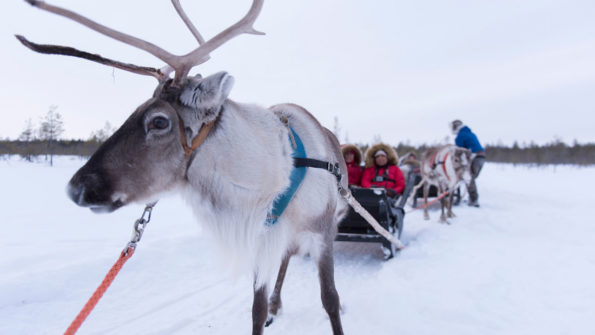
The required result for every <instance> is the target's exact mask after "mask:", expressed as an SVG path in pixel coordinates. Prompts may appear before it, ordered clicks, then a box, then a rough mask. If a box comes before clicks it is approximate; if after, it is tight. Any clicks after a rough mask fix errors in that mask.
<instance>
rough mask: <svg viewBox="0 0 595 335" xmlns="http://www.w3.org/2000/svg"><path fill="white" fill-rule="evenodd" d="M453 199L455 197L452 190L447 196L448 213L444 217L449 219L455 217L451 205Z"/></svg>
mask: <svg viewBox="0 0 595 335" xmlns="http://www.w3.org/2000/svg"><path fill="white" fill-rule="evenodd" d="M454 197H455V191H454V188H453V189H452V191H451V192H450V194H449V197H448V211H447V213H446V216H447V217H449V218H454V217H455V216H456V215H455V213H453V212H452V203H453V200H454Z"/></svg>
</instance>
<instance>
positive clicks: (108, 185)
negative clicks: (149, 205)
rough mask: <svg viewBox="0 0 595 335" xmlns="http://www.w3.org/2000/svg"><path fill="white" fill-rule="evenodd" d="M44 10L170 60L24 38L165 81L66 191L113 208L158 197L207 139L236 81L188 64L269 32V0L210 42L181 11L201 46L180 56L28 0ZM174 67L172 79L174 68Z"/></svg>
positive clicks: (180, 177) (88, 203)
mask: <svg viewBox="0 0 595 335" xmlns="http://www.w3.org/2000/svg"><path fill="white" fill-rule="evenodd" d="M26 1H27V2H29V3H30V4H31V5H33V6H36V7H38V8H41V9H43V10H46V11H49V12H52V13H55V14H58V15H62V16H65V17H67V18H70V19H72V20H74V21H77V22H79V23H81V24H83V25H85V26H87V27H89V28H91V29H93V30H95V31H97V32H99V33H102V34H104V35H107V36H109V37H112V38H114V39H117V40H119V41H121V42H124V43H127V44H129V45H132V46H135V47H137V48H140V49H142V50H145V51H147V52H149V53H151V54H153V55H154V56H156V57H157V58H159V59H161V60H163V61H164V62H165V63H167V66H166V67H164V68H162V69H155V68H150V67H141V66H136V65H133V64H125V63H122V62H118V61H114V60H110V59H106V58H103V57H101V56H99V55H93V54H90V53H87V52H84V51H80V50H76V49H73V48H70V47H63V46H56V45H39V44H35V43H32V42H29V41H28V40H27V39H25V38H24V37H22V36H17V38H18V39H19V40H20V41H21V42H22V43H23V44H24V45H25V46H27V47H29V48H30V49H32V50H34V51H37V52H41V53H50V54H62V55H68V56H75V57H80V58H85V59H89V60H92V61H95V62H99V63H102V64H106V65H110V66H114V67H117V68H120V69H123V70H127V71H131V72H134V73H138V74H142V75H150V76H153V77H155V78H157V80H158V81H159V84H158V86H157V89H156V90H155V92H154V94H153V97H152V98H150V99H149V100H147V101H146V102H145V103H144V104H142V105H141V106H139V107H138V108H137V109H136V111H135V112H134V113H132V115H130V117H129V118H128V119H127V120H126V121H125V122H124V124H123V125H122V126H121V127H120V128H119V129H118V130H117V131H116V132H115V133H114V134H113V135H112V136H111V137H110V138H109V139H107V141H106V142H105V143H103V144H102V145H101V146H100V147H99V149H98V150H97V151H96V152H95V153H94V154H93V156H92V157H91V158H90V159H89V161H88V162H87V163H86V164H85V165H84V166H83V167H82V168H80V169H79V171H77V172H76V174H75V175H74V176H73V177H72V179H71V180H70V182H69V184H68V187H67V192H68V195H69V196H70V198H71V199H72V200H73V201H74V202H75V203H76V204H78V205H79V206H85V207H90V208H91V209H92V210H94V211H98V212H110V211H113V210H116V209H118V208H120V207H122V206H124V205H126V204H128V203H131V202H139V201H146V200H152V198H154V197H156V196H157V195H158V194H160V193H162V192H165V191H168V190H171V189H174V188H176V187H178V186H179V185H181V184H182V183H183V182H184V180H185V178H186V170H187V168H188V165H189V164H190V162H191V160H192V159H193V155H192V153H193V151H194V150H195V149H196V148H197V147H198V146H199V145H200V144H201V143H202V142H203V141H204V140H205V138H206V137H207V135H208V134H209V131H210V130H211V128H212V127H213V125H214V123H215V122H216V120H217V118H218V116H219V114H220V113H221V110H222V109H223V108H224V103H225V101H226V99H227V97H228V95H229V92H230V90H231V88H232V86H233V77H231V76H230V75H228V74H227V73H225V72H219V73H216V74H214V75H211V76H209V77H206V78H202V77H201V76H200V75H196V76H193V77H189V76H188V73H189V71H190V70H191V69H192V68H193V67H194V66H196V65H198V64H201V63H203V62H205V61H206V60H208V59H209V53H210V52H211V51H213V50H214V49H216V48H217V47H219V46H220V45H222V44H223V43H225V42H226V41H228V40H230V39H231V38H233V37H235V36H238V35H240V34H242V33H251V34H262V33H259V32H257V31H255V30H254V29H253V28H252V24H253V23H254V21H255V20H256V17H257V16H258V14H259V13H260V10H261V8H262V2H263V0H254V2H253V4H252V7H251V8H250V10H249V12H248V14H246V16H245V17H244V18H242V19H241V20H240V21H238V22H237V23H235V24H234V25H232V26H231V27H229V28H227V29H226V30H224V31H223V32H221V33H219V34H218V35H216V36H215V37H213V38H212V39H210V40H209V41H206V42H205V41H204V40H203V38H202V37H201V35H200V34H199V33H198V31H197V30H196V28H195V27H194V25H193V24H192V22H190V20H188V18H187V16H186V14H185V13H184V11H183V10H182V8H181V6H180V4H179V0H172V3H173V5H174V7H175V9H176V10H177V12H178V14H179V15H180V17H181V18H182V20H183V21H184V23H185V24H186V26H187V27H188V28H189V29H190V31H191V32H192V34H193V35H194V36H195V38H196V40H197V41H198V44H199V47H198V48H196V49H195V50H194V51H192V52H190V53H188V54H186V55H183V56H176V55H172V54H170V53H168V52H167V51H165V50H163V49H161V48H159V47H157V46H156V45H154V44H151V43H149V42H146V41H143V40H140V39H138V38H136V37H133V36H130V35H126V34H124V33H121V32H118V31H115V30H113V29H110V28H108V27H105V26H102V25H100V24H98V23H96V22H93V21H91V20H89V19H87V18H85V17H83V16H80V15H79V14H76V13H74V12H71V11H68V10H66V9H63V8H59V7H55V6H52V5H49V4H46V3H44V2H42V1H36V0H26ZM171 72H175V76H174V78H173V79H170V78H169V74H170V73H171Z"/></svg>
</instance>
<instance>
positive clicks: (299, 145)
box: [265, 126, 306, 226]
mask: <svg viewBox="0 0 595 335" xmlns="http://www.w3.org/2000/svg"><path fill="white" fill-rule="evenodd" d="M288 128H289V135H288V137H289V142H290V143H291V144H292V148H293V152H292V153H291V156H292V157H293V158H294V160H295V159H299V158H304V157H305V156H306V149H305V148H304V143H303V142H302V139H301V138H300V137H299V136H298V134H297V133H296V132H295V131H294V130H293V129H292V128H291V127H289V126H288ZM294 145H295V146H294ZM305 177H306V167H305V166H295V164H294V167H293V169H292V170H291V174H290V175H289V180H290V183H289V186H288V187H287V189H285V191H283V193H282V194H280V195H279V196H278V197H277V198H276V199H275V201H274V202H273V209H272V210H271V212H270V213H268V214H267V218H266V220H265V224H266V225H267V226H272V225H274V224H275V223H277V220H279V217H281V214H283V212H284V211H285V209H286V208H287V206H288V205H289V202H290V201H291V199H292V198H293V196H294V194H295V192H297V190H298V188H299V187H300V185H301V184H302V181H303V180H304V178H305Z"/></svg>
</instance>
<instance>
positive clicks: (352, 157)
mask: <svg viewBox="0 0 595 335" xmlns="http://www.w3.org/2000/svg"><path fill="white" fill-rule="evenodd" d="M341 151H342V152H343V158H345V163H346V164H347V183H348V184H349V185H350V186H360V185H361V179H362V173H363V169H362V167H361V166H360V164H361V162H362V152H361V150H359V148H358V147H357V146H356V145H353V144H344V145H342V146H341Z"/></svg>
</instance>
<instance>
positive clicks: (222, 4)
mask: <svg viewBox="0 0 595 335" xmlns="http://www.w3.org/2000/svg"><path fill="white" fill-rule="evenodd" d="M50 3H51V4H55V5H59V6H64V7H67V8H69V9H71V10H74V11H77V12H79V13H80V14H83V15H86V16H88V17H90V18H92V19H94V20H96V21H99V22H101V23H103V24H105V25H107V26H110V27H112V28H115V29H119V30H122V31H124V32H126V33H129V34H132V35H135V36H137V37H140V38H143V39H146V40H148V41H151V42H153V43H155V44H157V45H159V46H161V47H163V48H165V49H167V50H169V51H172V52H174V53H178V54H183V53H186V52H188V51H190V50H191V49H192V48H193V47H194V46H195V42H194V40H193V37H192V36H191V34H190V33H189V32H188V31H187V30H186V28H185V26H184V25H183V24H182V22H181V20H180V19H179V18H178V17H177V15H176V13H175V11H174V9H173V6H172V5H171V3H170V1H165V0H164V1H140V0H131V1H115V0H103V1H88V0H87V1H83V0H53V1H50ZM182 5H183V6H184V8H185V9H186V11H187V13H188V15H189V16H190V17H191V18H192V19H193V21H194V22H195V24H196V25H197V27H198V29H199V30H200V31H201V33H202V34H203V36H205V37H206V38H210V37H212V36H213V35H214V34H216V33H217V32H219V31H220V30H223V29H224V28H225V27H227V26H229V25H231V24H233V23H234V22H235V21H236V20H238V19H239V18H241V17H242V16H243V15H244V14H245V12H246V11H247V9H248V8H249V5H250V1H249V0H217V1H202V0H201V1H190V0H186V1H184V0H183V1H182ZM593 18H595V2H594V1H592V0H583V1H572V0H564V1H562V0H549V1H548V0H526V1H519V0H515V1H513V0H499V1H481V0H473V1H472V0H467V1H464V0H454V1H439V0H425V1H423V0H422V1H389V0H377V1H352V0H324V1H319V0H317V1H315V0H284V1H270V0H267V1H265V4H264V8H263V11H262V13H261V15H260V17H259V18H258V20H257V22H256V24H255V27H256V29H258V30H261V31H264V32H265V33H266V35H265V36H254V35H243V36H240V37H237V38H235V39H234V40H232V41H230V42H228V43H227V44H225V45H224V46H222V47H221V48H219V49H218V50H217V51H215V52H214V53H213V54H212V59H211V60H210V61H209V62H207V63H205V64H203V65H201V66H199V67H198V68H197V69H196V70H195V72H201V73H202V74H203V75H208V74H211V73H214V72H217V71H221V70H225V71H228V72H229V73H230V74H232V75H233V76H234V77H235V79H236V81H235V83H236V84H235V87H234V89H233V91H232V93H231V98H232V99H234V100H236V101H240V102H252V103H258V104H261V105H263V106H269V105H273V104H276V103H283V102H293V103H297V104H299V105H302V106H304V107H306V108H307V109H308V110H309V111H310V112H312V113H313V114H314V115H315V116H316V117H317V118H318V119H319V120H320V121H321V123H322V124H324V125H325V126H327V127H328V128H331V129H332V128H333V123H334V121H333V120H334V117H338V120H339V125H340V127H341V130H342V131H341V136H340V137H341V138H340V140H341V141H344V140H345V137H346V136H347V137H348V139H349V141H351V142H364V143H369V142H372V141H373V140H374V139H375V138H378V137H380V138H381V139H382V140H384V141H387V142H389V143H392V144H396V143H398V142H399V141H410V142H412V143H424V142H425V143H435V142H437V141H441V140H444V138H445V137H446V136H448V135H449V132H448V129H447V123H448V122H449V121H451V120H452V119H454V118H460V119H462V120H463V121H464V122H465V123H467V124H468V125H469V126H470V127H471V128H472V129H473V130H474V131H475V132H476V133H477V134H478V136H479V137H480V140H481V141H482V142H483V143H497V142H498V141H502V142H503V143H505V144H510V143H512V142H513V141H514V140H518V141H519V142H520V143H523V142H527V143H528V142H530V141H532V140H533V141H535V142H537V143H544V142H549V141H551V140H553V139H554V138H555V137H556V138H561V139H563V140H565V141H567V142H571V141H572V140H574V139H577V140H578V141H579V142H595V122H594V119H595V117H594V116H593V112H595V20H594V19H593ZM0 29H1V30H0V31H1V34H0V39H1V40H0V43H1V45H2V52H0V61H1V64H3V65H4V73H5V74H6V76H5V78H6V79H5V80H4V84H2V85H3V87H2V90H0V110H1V113H2V116H3V117H2V120H3V122H1V123H0V137H2V138H5V137H10V138H16V137H17V136H18V134H19V133H20V132H21V131H22V130H23V129H24V127H25V121H26V119H27V118H29V117H30V118H32V119H33V121H34V122H38V120H39V118H40V117H41V116H42V115H44V114H45V113H46V112H47V110H48V108H49V106H50V105H58V109H57V111H58V112H60V113H61V114H62V115H63V117H64V120H65V128H66V132H65V133H64V135H63V136H64V137H67V138H87V137H88V136H89V134H90V133H91V132H92V131H95V130H97V129H100V128H102V127H103V125H104V124H105V122H106V121H109V122H110V123H111V124H112V125H120V124H121V123H122V122H123V121H124V120H125V119H126V118H127V116H128V115H129V114H130V113H131V112H132V111H133V110H134V109H135V108H136V107H137V106H138V105H140V104H141V103H142V102H144V101H145V100H146V99H147V98H148V97H150V95H151V94H152V92H153V89H154V88H155V85H156V81H155V80H154V79H153V78H150V77H144V76H139V75H134V74H129V73H127V72H124V71H119V70H115V71H114V70H112V69H111V68H109V67H106V66H102V65H98V64H94V63H91V62H89V61H85V60H80V59H75V58H71V57H63V56H48V55H41V54H37V53H34V52H32V51H30V50H28V49H26V48H25V47H23V46H21V45H20V43H19V42H18V41H17V40H16V39H15V38H14V37H13V35H14V34H17V33H18V34H23V35H24V36H26V37H27V38H28V39H30V40H31V41H34V42H37V43H46V44H61V45H69V46H72V47H76V48H79V49H82V50H85V51H89V52H92V53H99V54H101V55H103V56H105V57H110V58H115V59H117V60H121V61H126V62H132V63H136V64H138V65H146V66H154V67H161V66H162V65H164V64H163V63H161V61H160V60H158V59H156V58H154V57H153V56H150V55H148V54H146V53H145V52H143V51H140V50H136V49H135V48H132V47H130V46H126V45H123V44H122V43H120V42H117V41H114V40H111V39H109V38H106V37H104V36H102V35H99V34H97V33H95V32H93V31H91V30H89V29H87V28H85V27H83V26H80V25H78V24H77V23H74V22H72V21H70V20H67V19H65V18H62V17H59V16H56V15H53V14H50V13H47V12H43V11H40V10H38V9H36V8H33V7H31V6H29V5H28V4H27V3H26V2H24V1H19V0H5V1H1V4H0Z"/></svg>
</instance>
